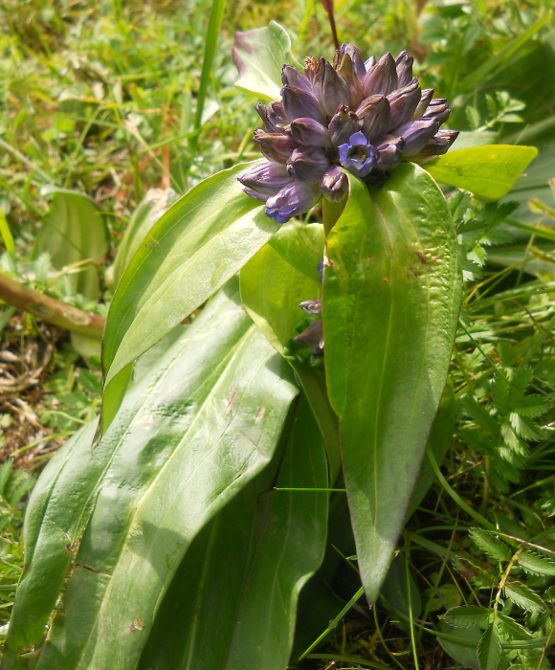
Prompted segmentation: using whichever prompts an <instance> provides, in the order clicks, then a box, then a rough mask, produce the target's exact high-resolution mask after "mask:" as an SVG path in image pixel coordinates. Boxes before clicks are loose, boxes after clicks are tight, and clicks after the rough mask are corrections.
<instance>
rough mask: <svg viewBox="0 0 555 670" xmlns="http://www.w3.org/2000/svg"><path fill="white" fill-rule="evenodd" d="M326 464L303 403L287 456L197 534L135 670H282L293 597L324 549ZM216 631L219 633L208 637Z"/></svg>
mask: <svg viewBox="0 0 555 670" xmlns="http://www.w3.org/2000/svg"><path fill="white" fill-rule="evenodd" d="M274 485H275V486H277V487H286V488H295V487H308V488H319V487H323V488H325V487H326V485H327V463H326V456H325V451H324V447H323V442H322V438H321V436H320V431H319V430H318V426H317V424H316V422H315V420H314V418H313V416H312V414H311V411H310V409H309V407H308V404H307V403H306V400H305V399H301V402H300V404H299V407H298V409H297V412H296V415H295V419H294V422H293V426H292V428H291V431H290V433H289V439H288V444H287V448H286V451H285V456H284V454H283V452H282V451H281V450H278V451H277V452H276V456H275V458H274V461H273V462H272V463H271V464H270V465H269V466H268V467H267V468H266V469H265V470H263V471H262V473H261V474H260V475H259V476H258V477H257V478H256V479H255V480H253V481H252V482H251V483H250V484H249V485H248V486H247V487H245V488H244V489H243V490H242V491H241V492H240V493H239V494H238V495H237V497H236V498H235V499H234V500H232V501H231V502H230V503H229V504H228V505H226V507H224V508H223V510H221V512H219V513H218V515H217V516H216V517H215V518H214V519H213V520H212V521H211V522H210V524H209V525H208V526H207V527H206V528H205V529H204V530H203V531H202V532H201V533H200V534H199V536H198V537H197V538H196V539H195V540H194V542H193V544H192V545H191V549H190V550H189V552H188V553H187V554H186V555H185V558H184V560H183V561H182V563H181V565H180V567H179V569H178V571H177V573H176V575H175V577H174V579H173V581H172V583H171V586H170V588H169V590H168V592H167V594H166V596H165V598H164V601H163V603H162V605H161V607H160V611H159V613H158V615H157V617H156V621H155V623H154V628H153V631H152V634H151V637H150V639H149V642H148V645H147V648H146V650H145V652H144V654H143V656H142V658H141V663H140V666H139V670H147V669H148V668H152V667H155V668H156V669H157V670H181V669H183V670H185V668H187V667H191V665H193V666H195V667H201V668H212V669H213V670H217V669H219V670H243V669H244V668H245V667H251V668H265V669H266V670H283V668H285V667H286V666H287V663H288V661H289V654H290V649H291V643H292V635H293V630H294V623H295V613H296V604H297V598H298V594H299V590H300V588H301V586H302V585H303V583H304V582H305V581H306V579H307V577H308V576H309V575H310V574H311V573H313V572H314V571H315V570H316V569H317V567H318V566H319V564H320V562H321V560H322V557H323V552H324V545H325V537H326V521H327V507H328V502H327V494H326V493H323V492H322V493H309V492H294V491H272V487H273V486H274ZM215 631H217V633H215Z"/></svg>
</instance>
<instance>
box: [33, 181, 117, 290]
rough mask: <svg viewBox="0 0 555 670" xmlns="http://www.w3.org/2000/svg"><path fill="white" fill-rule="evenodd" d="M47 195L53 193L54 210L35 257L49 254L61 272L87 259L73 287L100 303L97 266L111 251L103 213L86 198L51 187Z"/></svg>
mask: <svg viewBox="0 0 555 670" xmlns="http://www.w3.org/2000/svg"><path fill="white" fill-rule="evenodd" d="M42 193H43V194H46V193H48V194H53V196H52V201H51V203H50V210H49V212H48V214H47V215H46V217H45V219H44V223H43V224H42V226H41V227H40V229H39V231H38V233H37V236H36V239H35V246H34V249H33V257H34V258H37V257H38V256H39V255H40V254H42V253H44V252H47V253H48V254H50V259H51V261H52V265H53V266H54V267H55V268H56V269H58V270H61V269H62V268H64V267H67V266H68V265H73V264H75V263H79V262H81V261H85V260H89V259H90V260H91V263H92V266H91V264H89V265H88V266H85V265H84V266H83V267H82V268H80V269H79V272H76V273H75V274H74V275H73V276H72V281H73V288H74V290H75V291H76V292H78V293H81V294H82V295H84V296H85V298H88V299H89V300H97V298H98V291H99V284H98V270H97V268H96V267H94V264H95V263H98V262H99V261H100V260H101V259H102V258H103V257H104V256H105V255H106V253H107V252H108V248H109V244H108V239H109V238H108V231H107V228H106V224H105V222H104V217H103V215H102V212H101V211H100V209H99V208H98V207H97V205H96V204H95V203H94V202H93V201H92V200H91V199H90V198H89V197H87V196H86V195H83V194H82V193H77V192H76V191H69V190H66V189H58V188H56V187H51V188H49V189H48V191H44V190H43V191H42Z"/></svg>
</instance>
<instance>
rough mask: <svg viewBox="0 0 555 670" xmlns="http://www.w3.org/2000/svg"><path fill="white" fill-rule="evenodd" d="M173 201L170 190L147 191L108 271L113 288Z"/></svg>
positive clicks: (126, 229) (131, 219)
mask: <svg viewBox="0 0 555 670" xmlns="http://www.w3.org/2000/svg"><path fill="white" fill-rule="evenodd" d="M174 199H175V192H174V191H173V190H172V189H171V188H168V189H165V190H162V189H159V188H153V189H150V190H149V191H148V193H147V194H146V197H145V199H144V200H143V201H142V202H141V203H140V204H139V206H138V207H137V209H136V210H135V211H134V212H133V215H132V216H131V218H130V219H129V223H128V224H127V226H126V228H125V232H124V234H123V237H122V238H121V242H120V243H119V246H118V251H117V253H116V257H115V259H114V264H113V266H112V268H111V271H110V275H111V282H112V284H113V286H114V287H117V285H118V284H119V281H120V279H121V277H122V275H123V273H124V272H125V268H126V267H127V266H128V265H129V263H130V261H131V259H132V258H133V255H134V254H135V252H136V251H137V249H138V248H139V246H140V245H141V242H142V241H143V240H144V239H145V237H146V235H147V233H148V231H149V230H150V229H151V228H152V226H153V225H154V224H155V223H156V221H158V219H159V218H160V217H161V216H162V215H163V214H164V213H165V212H166V211H167V210H168V209H169V207H170V205H171V203H172V201H173V200H174Z"/></svg>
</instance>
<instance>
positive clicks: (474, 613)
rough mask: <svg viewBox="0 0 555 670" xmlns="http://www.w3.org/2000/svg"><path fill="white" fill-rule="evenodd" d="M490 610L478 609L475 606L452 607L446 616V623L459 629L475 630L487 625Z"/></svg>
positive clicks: (485, 608)
mask: <svg viewBox="0 0 555 670" xmlns="http://www.w3.org/2000/svg"><path fill="white" fill-rule="evenodd" d="M489 614H490V610H489V609H488V608H487V607H476V606H474V605H461V607H452V608H451V609H450V610H448V611H447V612H446V613H445V615H444V617H443V618H444V619H445V621H446V622H447V623H448V624H449V625H451V626H455V627H457V628H475V627H478V628H479V627H481V626H484V625H485V624H487V622H488V617H489Z"/></svg>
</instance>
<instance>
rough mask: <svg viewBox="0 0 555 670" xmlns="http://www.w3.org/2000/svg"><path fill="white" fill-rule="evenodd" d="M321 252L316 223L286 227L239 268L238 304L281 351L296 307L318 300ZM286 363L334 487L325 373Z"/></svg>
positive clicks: (299, 314) (335, 455) (297, 317)
mask: <svg viewBox="0 0 555 670" xmlns="http://www.w3.org/2000/svg"><path fill="white" fill-rule="evenodd" d="M323 251H324V231H323V227H322V226H321V225H320V224H308V225H307V224H300V223H295V224H290V225H286V226H283V227H282V228H281V229H280V231H279V232H278V233H277V234H276V235H275V237H274V238H272V241H271V242H270V243H269V244H267V245H266V246H265V247H263V248H262V249H261V250H260V251H259V252H258V253H257V254H256V256H254V258H252V259H251V260H250V261H249V262H248V263H247V264H246V265H245V266H244V267H243V268H242V270H241V298H242V300H243V303H244V305H245V307H246V309H247V311H248V312H249V314H250V315H251V317H252V319H253V321H254V322H255V323H256V324H257V326H258V327H259V328H260V330H261V331H262V332H263V333H264V335H265V336H266V338H267V339H268V341H269V342H270V343H271V344H272V345H273V346H274V347H275V348H276V349H277V351H279V352H280V353H283V347H284V345H286V344H287V343H288V342H289V341H290V340H291V338H292V337H295V335H297V330H296V326H297V324H298V323H299V322H302V321H303V319H304V318H305V316H306V313H305V312H303V310H302V309H300V308H299V303H300V302H302V301H304V300H310V299H314V298H318V297H319V296H320V292H321V287H320V280H319V276H318V270H317V266H318V263H319V262H320V261H321V259H322V257H323ZM290 363H291V365H292V366H293V368H294V370H295V373H296V375H297V377H298V379H299V381H300V383H301V385H302V387H303V390H304V392H305V393H306V395H307V397H308V400H309V403H310V406H311V407H312V411H313V412H314V415H315V416H316V420H317V421H318V425H319V426H320V430H321V431H322V435H323V436H324V440H325V443H326V450H327V452H328V459H329V464H330V474H331V477H330V479H331V482H332V483H333V481H334V480H335V478H336V476H337V474H338V473H339V470H340V468H341V462H340V456H339V429H338V425H337V417H336V415H335V413H334V411H333V410H332V408H331V406H330V403H329V400H328V397H327V391H326V382H325V378H324V373H323V371H322V370H317V369H314V368H313V367H310V365H309V364H308V363H306V362H301V361H297V360H290Z"/></svg>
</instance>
